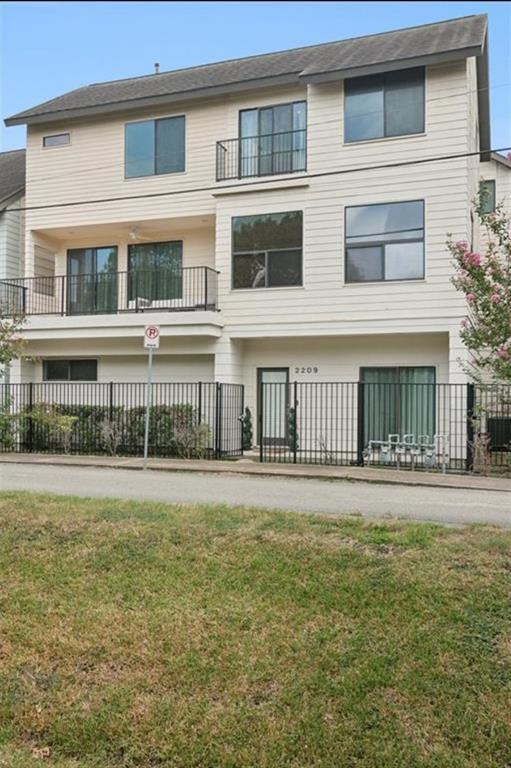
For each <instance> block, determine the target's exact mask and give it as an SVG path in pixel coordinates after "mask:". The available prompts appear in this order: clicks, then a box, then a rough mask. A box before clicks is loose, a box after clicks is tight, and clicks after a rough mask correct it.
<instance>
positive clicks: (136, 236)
mask: <svg viewBox="0 0 511 768" xmlns="http://www.w3.org/2000/svg"><path fill="white" fill-rule="evenodd" d="M152 239H153V238H152V237H144V236H143V235H141V234H140V231H139V228H138V227H137V226H134V227H132V228H131V229H130V231H129V232H128V240H129V241H130V242H132V243H138V242H139V241H140V240H152Z"/></svg>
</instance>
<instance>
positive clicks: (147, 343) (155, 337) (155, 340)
mask: <svg viewBox="0 0 511 768" xmlns="http://www.w3.org/2000/svg"><path fill="white" fill-rule="evenodd" d="M159 346H160V326H159V325H146V327H145V328H144V348H145V349H147V350H148V353H149V357H148V360H147V384H146V393H145V430H144V469H147V454H148V452H149V416H150V413H151V401H152V376H153V351H154V350H155V349H159Z"/></svg>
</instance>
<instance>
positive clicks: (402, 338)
mask: <svg viewBox="0 0 511 768" xmlns="http://www.w3.org/2000/svg"><path fill="white" fill-rule="evenodd" d="M23 123H24V124H26V125H27V129H28V135H27V192H26V194H27V197H26V212H25V221H26V223H25V236H26V252H25V277H24V279H22V280H19V283H18V284H19V290H18V292H17V293H16V295H15V301H16V302H18V303H20V304H21V303H22V304H23V307H24V309H25V311H26V312H27V314H28V321H27V325H26V329H25V331H24V333H25V336H26V339H27V342H28V348H29V351H30V353H31V354H32V356H33V360H32V361H31V362H26V363H20V364H19V365H18V367H17V371H16V375H17V376H18V378H19V379H20V380H32V381H44V380H48V381H62V380H64V381H69V380H72V381H77V380H80V381H91V380H97V381H104V382H105V381H143V380H144V377H145V371H146V367H145V355H144V350H143V348H142V332H143V327H144V326H145V325H147V324H151V323H154V324H158V325H159V326H160V327H161V347H160V350H159V352H158V354H157V356H156V362H155V378H156V380H159V381H223V382H233V383H241V384H244V385H245V391H246V403H247V404H248V405H249V406H250V407H251V408H252V410H253V411H254V412H256V411H257V409H258V403H257V399H258V398H257V392H258V382H265V383H267V382H287V381H301V382H303V381H305V382H307V381H310V382H318V381H322V382H334V381H335V382H338V381H346V382H356V381H358V380H363V381H367V382H375V383H378V382H386V381H396V382H416V383H433V382H437V383H456V382H464V381H465V373H464V370H463V365H462V360H461V358H462V357H463V354H464V353H463V348H462V345H461V343H460V339H459V332H458V331H459V324H460V320H461V318H462V317H463V315H464V311H465V310H464V300H463V297H462V296H460V295H459V294H458V293H457V292H456V291H455V289H454V288H453V286H452V285H451V282H450V278H451V272H452V267H451V263H450V257H449V254H448V251H447V249H446V246H445V242H446V237H447V233H451V234H452V235H453V237H454V238H456V239H457V240H467V241H469V242H471V243H474V244H476V243H477V238H478V231H477V222H475V221H474V217H473V215H472V212H471V201H472V199H473V198H474V196H475V194H476V190H477V185H478V182H479V177H480V173H481V166H480V160H483V161H485V160H486V161H490V155H489V149H490V129H489V90H488V54H487V19H486V17H485V16H469V17H465V18H461V19H453V20H450V21H445V22H440V23H436V24H430V25H425V26H420V27H413V28H409V29H403V30H397V31H394V32H386V33H383V34H379V35H371V36H367V37H362V38H357V39H349V40H344V41H339V42H333V43H325V44H322V45H316V46H310V47H306V48H299V49H294V50H289V51H283V52H278V53H272V54H265V55H260V56H252V57H248V58H245V59H237V60H232V61H226V62H220V63H216V64H210V65H205V66H198V67H192V68H189V69H184V70H177V71H172V72H165V73H155V74H152V75H148V76H144V77H137V78H133V79H128V80H121V81H114V82H107V83H100V84H95V85H90V86H86V87H83V88H79V89H77V90H75V91H72V92H70V93H67V94H64V95H63V96H59V97H57V98H55V99H52V100H51V101H48V102H45V103H44V104H40V105H38V106H36V107H34V108H32V109H28V110H26V111H25V112H22V113H20V114H18V115H14V116H13V117H10V118H9V119H8V120H6V124H7V125H19V124H23ZM479 153H483V154H482V155H480V154H479ZM499 162H500V161H499ZM506 170H507V169H506ZM497 172H498V171H497ZM49 264H50V265H51V270H50V271H49V269H48V265H49ZM276 391H277V390H276ZM278 391H279V392H281V391H282V390H278ZM425 391H426V390H425ZM275 397H276V398H277V400H278V401H277V402H275V403H274V404H273V406H272V407H273V412H274V413H277V414H280V413H284V410H285V409H284V404H283V403H282V402H281V401H280V400H279V398H281V397H282V395H281V394H276V395H275ZM426 406H427V404H426V405H425V406H424V407H426ZM285 421H286V420H285V418H284V417H282V418H281V417H280V416H277V419H276V420H274V422H275V423H274V424H273V426H272V430H273V432H274V434H273V435H272V437H273V439H274V440H276V441H278V440H279V439H280V438H281V437H282V436H283V434H284V432H285V431H286V430H287V428H288V427H287V424H285ZM281 433H282V434H281Z"/></svg>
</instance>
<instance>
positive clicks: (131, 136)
mask: <svg viewBox="0 0 511 768" xmlns="http://www.w3.org/2000/svg"><path fill="white" fill-rule="evenodd" d="M125 131H126V133H125V154H126V158H125V167H126V171H125V172H126V176H129V177H132V176H154V175H155V174H161V173H179V172H180V171H184V169H185V118H184V116H182V115H181V116H179V117H166V118H162V119H161V120H143V121H142V122H138V123H127V125H126V127H125Z"/></svg>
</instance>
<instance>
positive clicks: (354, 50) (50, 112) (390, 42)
mask: <svg viewBox="0 0 511 768" xmlns="http://www.w3.org/2000/svg"><path fill="white" fill-rule="evenodd" d="M486 26H487V19H486V16H484V15H478V16H466V17H463V18H460V19H451V20H449V21H442V22H438V23H435V24H427V25H423V26H419V27H410V28H407V29H401V30H396V31H393V32H384V33H381V34H377V35H369V36H366V37H358V38H352V39H348V40H340V41H337V42H331V43H323V44H321V45H312V46H308V47H306V48H295V49H292V50H288V51H281V52H278V53H269V54H262V55H259V56H250V57H248V58H242V59H232V60H230V61H223V62H218V63H216V64H207V65H203V66H197V67H191V68H188V69H178V70H174V71H171V72H162V73H160V74H154V75H146V76H143V77H135V78H130V79H127V80H116V81H111V82H106V83H96V84H93V85H88V86H84V87H82V88H77V89H76V90H74V91H70V92H68V93H65V94H64V95H62V96H58V97H57V98H54V99H51V100H50V101H46V102H44V103H42V104H38V105H37V106H35V107H32V108H31V109H27V110H25V111H23V112H19V113H18V114H16V115H13V116H12V117H10V118H8V119H7V120H6V123H7V124H8V125H9V124H16V123H21V122H31V121H32V120H33V119H34V118H39V120H38V121H39V122H40V121H41V118H42V117H43V118H44V117H46V116H47V117H48V120H50V119H58V117H59V113H65V116H66V117H70V116H72V112H73V110H77V111H78V110H80V112H81V111H83V110H87V109H90V110H94V109H97V108H99V107H102V108H104V107H110V108H111V110H112V111H114V110H115V108H117V109H119V108H120V106H122V104H123V103H124V102H133V101H137V100H143V99H151V98H152V99H154V98H164V97H166V96H167V97H169V98H170V97H172V98H173V100H175V98H176V96H182V97H183V98H186V97H187V95H192V94H197V92H202V91H205V92H206V94H207V89H212V88H214V89H219V88H222V87H224V88H227V87H229V86H231V87H232V86H234V85H235V84H241V85H243V84H244V83H246V84H248V83H250V82H251V81H259V80H265V79H267V78H281V79H282V78H285V79H286V81H290V82H293V80H294V81H296V82H300V81H305V82H306V81H307V80H313V79H314V78H316V77H318V76H321V75H325V74H326V73H339V76H342V73H343V72H349V73H350V75H352V74H353V70H355V73H356V70H358V69H360V70H361V71H363V70H364V68H365V69H367V68H368V67H371V66H375V67H377V66H378V65H381V64H387V63H392V62H394V63H396V62H403V61H406V60H410V61H412V60H416V59H417V58H418V57H428V56H435V55H438V54H445V53H452V54H453V55H455V54H456V53H457V54H458V55H462V53H463V52H464V51H474V50H478V52H479V53H481V52H482V50H483V47H484V42H485V34H486ZM472 55H473V53H472ZM115 105H117V107H115ZM130 106H131V104H130Z"/></svg>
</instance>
